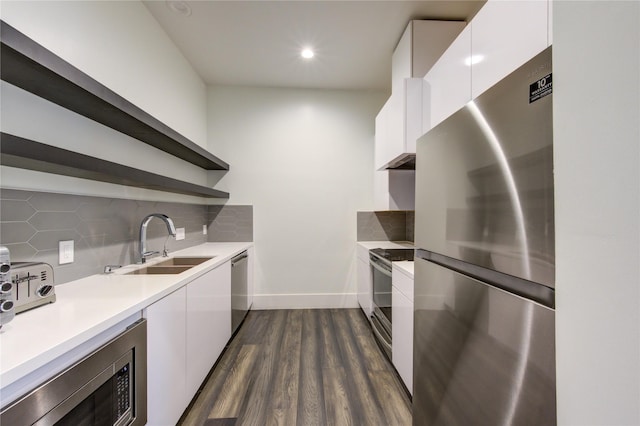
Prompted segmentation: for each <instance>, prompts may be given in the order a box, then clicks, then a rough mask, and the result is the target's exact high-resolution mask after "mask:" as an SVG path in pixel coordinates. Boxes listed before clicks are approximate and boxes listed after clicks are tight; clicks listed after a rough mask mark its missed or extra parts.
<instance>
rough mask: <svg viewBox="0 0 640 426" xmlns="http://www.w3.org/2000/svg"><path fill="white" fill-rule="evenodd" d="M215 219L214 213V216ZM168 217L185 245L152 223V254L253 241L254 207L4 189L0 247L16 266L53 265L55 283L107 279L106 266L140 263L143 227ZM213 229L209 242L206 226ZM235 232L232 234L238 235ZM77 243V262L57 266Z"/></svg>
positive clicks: (149, 241)
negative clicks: (66, 244)
mask: <svg viewBox="0 0 640 426" xmlns="http://www.w3.org/2000/svg"><path fill="white" fill-rule="evenodd" d="M212 212H214V213H212ZM150 213H164V214H166V215H167V216H169V217H170V218H171V219H172V220H173V222H174V224H175V226H176V228H185V239H184V240H180V241H177V240H175V239H174V238H167V237H168V234H167V229H166V226H165V224H164V223H163V222H162V221H160V220H158V219H153V220H151V222H150V223H149V227H148V230H147V247H148V249H149V250H158V251H162V249H163V246H164V245H165V244H166V247H167V249H168V250H169V252H171V251H176V250H180V249H183V248H187V247H191V246H195V245H198V244H202V243H204V242H207V241H252V238H253V221H252V219H253V208H252V206H207V205H199V204H182V203H173V202H155V201H139V200H126V199H119V198H103V197H91V196H82V195H68V194H55V193H47V192H35V191H21V190H11V189H0V244H1V245H4V246H6V247H8V248H9V251H10V252H11V261H12V262H18V261H34V262H46V263H48V264H50V265H51V266H52V267H53V268H54V277H55V282H56V284H60V283H64V282H68V281H72V280H75V279H79V278H82V277H86V276H89V275H93V274H97V273H101V272H102V271H103V269H104V266H105V265H107V264H117V265H126V264H131V263H135V262H136V261H138V260H139V254H138V239H139V230H140V222H141V221H142V219H143V218H144V217H145V216H146V215H148V214H150ZM203 225H205V226H206V227H207V230H208V232H207V235H204V234H203V233H202V227H203ZM231 230H232V231H231ZM64 240H74V246H75V247H74V248H75V259H74V262H73V263H71V264H66V265H59V264H58V242H59V241H64Z"/></svg>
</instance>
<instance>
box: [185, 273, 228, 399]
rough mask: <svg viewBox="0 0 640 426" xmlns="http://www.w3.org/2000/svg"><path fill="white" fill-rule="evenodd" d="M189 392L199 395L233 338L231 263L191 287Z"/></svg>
mask: <svg viewBox="0 0 640 426" xmlns="http://www.w3.org/2000/svg"><path fill="white" fill-rule="evenodd" d="M186 335H187V342H186V346H187V359H188V360H189V362H188V364H187V374H186V390H187V394H188V395H195V393H196V392H197V391H198V388H199V387H200V385H201V384H202V382H203V380H204V379H205V377H206V376H207V374H208V373H209V370H211V367H212V366H213V364H215V362H216V360H217V359H218V356H219V355H220V354H221V353H222V350H223V349H224V347H225V345H226V344H227V342H228V341H229V339H230V338H231V263H230V262H226V263H224V264H222V265H220V266H218V267H217V268H216V269H214V270H212V271H209V272H207V273H206V274H204V275H202V276H200V277H198V278H196V279H195V280H193V281H192V282H190V283H189V284H188V285H187V333H186Z"/></svg>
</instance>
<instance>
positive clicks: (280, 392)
mask: <svg viewBox="0 0 640 426" xmlns="http://www.w3.org/2000/svg"><path fill="white" fill-rule="evenodd" d="M301 343H302V311H299V310H297V311H290V312H289V314H288V317H287V321H286V324H285V333H284V338H283V341H282V346H281V347H280V348H279V352H280V357H279V358H280V361H279V362H278V365H277V368H276V372H275V376H274V380H273V389H272V392H271V404H270V407H269V411H268V417H267V419H266V424H267V425H293V424H295V423H296V417H297V411H298V383H299V381H300V350H301V349H300V346H301Z"/></svg>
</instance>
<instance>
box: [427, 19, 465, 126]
mask: <svg viewBox="0 0 640 426" xmlns="http://www.w3.org/2000/svg"><path fill="white" fill-rule="evenodd" d="M470 59H471V26H467V27H466V28H465V29H464V30H462V32H461V33H460V35H458V37H457V38H456V39H455V40H454V41H453V43H451V46H449V48H448V49H447V50H446V52H444V53H443V54H442V56H441V57H440V59H438V62H436V64H435V65H434V66H433V67H432V68H431V70H430V71H429V72H428V73H427V75H426V76H425V77H424V79H425V81H426V83H427V84H428V86H429V97H430V100H431V104H430V113H431V120H430V127H429V128H425V129H424V131H425V133H426V132H427V131H428V130H430V129H431V128H433V127H435V126H437V125H438V124H439V123H440V122H442V121H443V120H444V119H445V118H447V117H449V116H450V115H451V114H453V113H454V112H456V111H458V110H459V109H460V108H462V107H463V106H464V105H465V104H466V103H467V102H469V101H470V100H471V62H470Z"/></svg>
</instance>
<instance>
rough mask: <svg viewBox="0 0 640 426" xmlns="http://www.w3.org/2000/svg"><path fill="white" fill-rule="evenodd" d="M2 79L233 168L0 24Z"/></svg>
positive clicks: (209, 163)
mask: <svg viewBox="0 0 640 426" xmlns="http://www.w3.org/2000/svg"><path fill="white" fill-rule="evenodd" d="M0 39H1V40H0V43H1V49H0V75H1V78H2V80H4V81H6V82H8V83H11V84H13V85H15V86H18V87H20V88H22V89H24V90H26V91H28V92H31V93H33V94H35V95H37V96H40V97H41V98H44V99H47V100H49V101H51V102H53V103H56V104H58V105H60V106H62V107H64V108H66V109H69V110H71V111H74V112H76V113H78V114H80V115H83V116H85V117H87V118H90V119H92V120H94V121H97V122H98V123H101V124H104V125H105V126H108V127H111V128H112V129H115V130H117V131H119V132H121V133H124V134H126V135H129V136H131V137H133V138H135V139H138V140H140V141H142V142H144V143H146V144H149V145H151V146H153V147H156V148H158V149H160V150H162V151H164V152H167V153H169V154H171V155H174V156H176V157H178V158H181V159H183V160H185V161H188V162H190V163H192V164H195V165H197V166H199V167H202V168H204V169H207V170H229V165H228V164H227V163H225V162H224V161H222V160H221V159H219V158H218V157H216V156H215V155H213V154H211V153H210V152H209V151H207V150H206V149H204V148H202V147H200V146H199V145H197V144H196V143H194V142H192V141H191V140H189V139H187V138H186V137H184V136H183V135H181V134H180V133H178V132H176V131H175V130H173V129H171V128H170V127H168V126H166V125H165V124H163V123H162V122H160V121H159V120H157V119H156V118H154V117H152V116H151V115H149V114H148V113H146V112H144V111H143V110H141V109H140V108H138V107H137V106H135V105H134V104H132V103H131V102H129V101H127V100H126V99H124V98H123V97H122V96H120V95H118V94H116V93H115V92H113V91H112V90H110V89H108V88H107V87H105V86H104V85H102V84H100V83H99V82H97V81H96V80H94V79H93V78H91V77H89V76H88V75H87V74H85V73H83V72H82V71H80V70H79V69H77V68H76V67H74V66H73V65H71V64H69V63H68V62H66V61H64V60H63V59H61V58H60V57H58V56H56V55H55V54H54V53H52V52H51V51H49V50H47V49H45V48H44V47H42V46H41V45H39V44H38V43H36V42H35V41H33V40H31V39H30V38H29V37H27V36H26V35H24V34H22V33H21V32H19V31H18V30H16V29H15V28H13V27H12V26H10V25H8V24H7V23H5V22H4V21H0Z"/></svg>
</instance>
